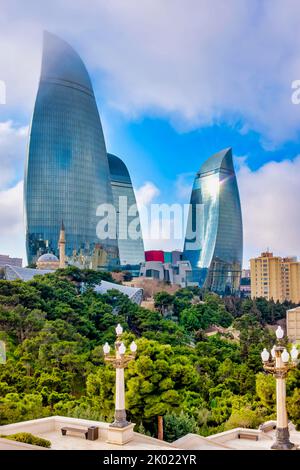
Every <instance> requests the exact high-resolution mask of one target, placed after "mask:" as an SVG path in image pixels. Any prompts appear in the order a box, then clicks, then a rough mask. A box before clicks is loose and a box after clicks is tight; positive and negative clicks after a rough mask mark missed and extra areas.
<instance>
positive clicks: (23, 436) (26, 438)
mask: <svg viewBox="0 0 300 470" xmlns="http://www.w3.org/2000/svg"><path fill="white" fill-rule="evenodd" d="M1 437H3V438H5V439H10V440H11V441H18V442H25V444H31V445H35V446H40V447H47V448H48V449H49V448H50V447H51V442H50V441H47V439H43V438H42V437H38V436H34V435H33V434H31V433H30V432H18V433H16V434H8V435H7V436H4V435H2V436H1Z"/></svg>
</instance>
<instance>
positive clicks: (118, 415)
mask: <svg viewBox="0 0 300 470" xmlns="http://www.w3.org/2000/svg"><path fill="white" fill-rule="evenodd" d="M122 333H123V328H122V326H121V325H120V324H118V325H117V327H116V334H117V340H116V342H115V355H112V354H109V352H110V346H109V344H108V343H105V345H104V346H103V352H104V359H105V361H106V362H109V363H111V364H112V365H113V367H114V368H115V369H116V397H115V420H114V422H113V423H112V424H110V426H111V427H115V428H125V427H126V426H128V425H129V422H128V421H127V419H126V410H125V382H124V368H125V367H127V365H128V363H129V362H130V361H131V360H132V359H134V358H135V354H136V350H137V345H136V344H135V342H134V341H132V343H131V345H130V353H129V354H125V353H126V347H125V345H124V343H123V342H122V341H121V336H122Z"/></svg>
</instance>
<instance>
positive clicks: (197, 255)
mask: <svg viewBox="0 0 300 470" xmlns="http://www.w3.org/2000/svg"><path fill="white" fill-rule="evenodd" d="M183 257H184V259H187V260H189V261H190V263H191V266H192V274H191V278H190V279H189V281H192V282H197V283H198V284H199V286H201V287H205V288H207V289H209V290H211V291H213V292H216V293H218V294H220V295H226V294H237V293H238V292H239V285H240V277H241V268H242V257H243V226H242V214H241V205H240V197H239V191H238V186H237V180H236V176H235V172H234V167H233V161H232V152H231V149H226V150H223V151H221V152H219V153H217V154H215V155H213V156H212V157H210V158H209V159H208V160H206V162H204V164H203V165H202V167H201V169H200V171H199V172H198V173H197V175H196V177H195V181H194V186H193V189H192V195H191V202H190V210H189V215H188V225H187V233H186V238H185V243H184V255H183Z"/></svg>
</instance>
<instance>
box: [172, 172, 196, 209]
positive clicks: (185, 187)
mask: <svg viewBox="0 0 300 470" xmlns="http://www.w3.org/2000/svg"><path fill="white" fill-rule="evenodd" d="M194 178H195V173H192V172H190V173H181V174H179V175H177V178H176V181H175V191H176V200H178V199H179V200H180V199H183V200H184V201H186V202H187V203H188V202H189V201H190V197H191V192H192V187H193V181H194Z"/></svg>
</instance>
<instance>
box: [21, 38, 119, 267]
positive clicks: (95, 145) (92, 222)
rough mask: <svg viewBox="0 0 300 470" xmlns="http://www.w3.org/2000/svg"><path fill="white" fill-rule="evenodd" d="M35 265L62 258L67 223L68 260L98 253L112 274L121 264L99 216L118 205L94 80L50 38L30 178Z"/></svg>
mask: <svg viewBox="0 0 300 470" xmlns="http://www.w3.org/2000/svg"><path fill="white" fill-rule="evenodd" d="M24 200H25V223H26V245H27V257H28V262H29V263H31V262H34V261H35V260H36V258H37V257H38V256H39V255H41V254H43V253H45V252H52V253H54V254H55V255H58V237H59V229H60V225H61V221H62V220H63V221H64V225H65V228H66V239H67V244H66V255H67V256H72V254H74V251H76V252H77V253H79V252H80V253H82V254H83V255H84V254H87V255H91V254H92V253H93V250H94V249H95V247H97V249H98V250H99V245H100V247H101V249H103V252H104V253H105V256H104V257H103V259H104V260H105V262H104V264H105V265H106V266H115V265H118V264H119V257H118V245H117V240H116V238H114V239H113V238H111V239H106V240H99V239H98V238H97V234H96V227H97V223H98V222H99V218H98V217H97V216H96V209H97V207H98V205H100V204H102V203H106V204H107V203H108V204H112V203H113V195H112V188H111V182H110V174H109V167H108V159H107V153H106V148H105V142H104V136H103V131H102V126H101V122H100V117H99V113H98V109H97V105H96V101H95V96H94V92H93V88H92V85H91V81H90V78H89V75H88V72H87V70H86V68H85V65H84V63H83V62H82V60H81V58H80V57H79V55H78V54H77V53H76V52H75V51H74V49H73V48H72V47H71V46H70V45H69V44H67V43H66V42H65V41H63V40H61V39H60V38H58V37H56V36H54V35H53V34H50V33H48V32H46V33H45V34H44V45H43V58H42V69H41V77H40V82H39V88H38V93H37V97H36V102H35V108H34V113H33V118H32V124H31V130H30V141H29V150H28V157H27V164H26V171H25V188H24Z"/></svg>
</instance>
